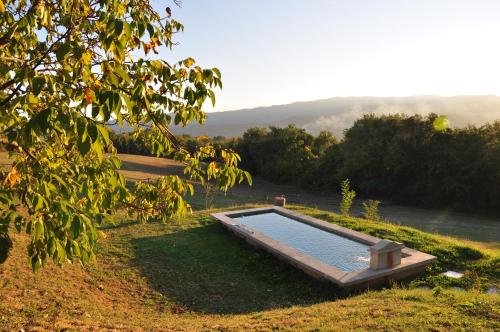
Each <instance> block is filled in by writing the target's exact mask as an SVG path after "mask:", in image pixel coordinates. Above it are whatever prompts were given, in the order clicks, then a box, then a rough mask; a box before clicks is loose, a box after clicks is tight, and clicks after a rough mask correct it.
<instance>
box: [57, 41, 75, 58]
mask: <svg viewBox="0 0 500 332" xmlns="http://www.w3.org/2000/svg"><path fill="white" fill-rule="evenodd" d="M70 50H71V46H70V45H69V44H68V43H65V44H62V45H61V46H59V48H58V49H57V51H56V58H57V61H59V62H63V61H64V60H65V59H66V58H67V57H68V55H69V51H70Z"/></svg>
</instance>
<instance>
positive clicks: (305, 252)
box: [212, 206, 436, 287]
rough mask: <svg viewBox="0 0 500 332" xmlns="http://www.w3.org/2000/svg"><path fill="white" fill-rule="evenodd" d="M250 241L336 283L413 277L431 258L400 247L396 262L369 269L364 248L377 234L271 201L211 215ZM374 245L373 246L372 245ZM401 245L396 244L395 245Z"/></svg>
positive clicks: (359, 283) (363, 284)
mask: <svg viewBox="0 0 500 332" xmlns="http://www.w3.org/2000/svg"><path fill="white" fill-rule="evenodd" d="M212 216H213V217H215V218H217V219H218V220H220V221H221V223H222V224H223V225H224V226H225V227H227V228H228V229H229V230H231V231H232V232H234V233H235V234H236V235H238V236H240V237H242V238H244V239H245V240H246V241H247V242H249V243H250V244H253V245H255V246H257V247H259V248H262V249H264V250H267V251H269V252H270V253H271V254H273V255H275V256H277V257H278V258H281V259H284V260H286V261H288V262H289V263H291V264H292V265H294V266H296V267H297V268H299V269H301V270H303V271H304V272H306V273H307V274H309V275H311V276H313V277H316V278H319V279H326V280H329V281H332V282H334V283H336V284H337V285H339V286H341V287H350V286H356V287H358V286H359V287H368V286H371V285H373V286H375V285H378V284H385V283H387V282H389V281H392V280H399V279H404V278H408V277H410V276H413V275H415V274H417V273H419V272H421V271H423V270H425V267H426V266H427V265H428V264H430V263H431V262H432V261H434V260H435V259H436V257H434V256H431V255H428V254H426V253H423V252H420V251H417V250H414V249H411V248H407V247H403V248H402V249H400V253H401V255H400V256H401V259H400V263H399V261H398V263H399V264H398V265H396V266H393V265H391V267H390V268H382V269H380V268H376V269H372V268H370V258H371V256H370V249H372V250H375V248H377V247H378V246H379V245H380V244H381V243H386V242H390V241H383V240H382V239H379V238H376V237H373V236H370V235H367V234H364V233H360V232H356V231H353V230H351V229H348V228H345V227H341V226H338V225H335V224H332V223H328V222H325V221H323V220H319V219H316V218H313V217H310V216H306V215H303V214H300V213H297V212H294V211H291V210H288V209H285V208H282V207H277V206H272V207H265V208H257V209H248V210H240V211H227V212H222V213H215V214H213V215H212ZM376 244H378V245H377V246H375V245H376ZM400 246H401V245H400Z"/></svg>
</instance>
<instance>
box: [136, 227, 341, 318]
mask: <svg viewBox="0 0 500 332" xmlns="http://www.w3.org/2000/svg"><path fill="white" fill-rule="evenodd" d="M133 246H134V250H135V253H136V255H135V257H136V259H135V264H136V265H137V266H138V268H139V269H140V271H141V273H142V274H143V275H144V276H145V277H146V278H147V280H148V282H149V284H150V286H151V287H153V288H154V289H156V290H157V291H159V292H161V293H162V294H163V295H165V297H166V298H168V299H169V300H171V301H174V302H176V303H177V304H178V305H183V306H186V307H188V308H189V309H191V310H194V311H200V312H207V313H248V312H254V311H261V310H266V309H272V308H282V307H289V306H293V305H310V304H313V303H318V302H323V301H325V300H332V299H335V298H337V297H339V296H341V292H340V290H339V289H338V288H337V287H335V286H334V285H333V284H330V283H326V282H321V281H318V280H315V279H313V278H311V277H309V276H307V275H306V274H304V273H303V272H301V271H299V270H297V269H294V268H292V267H291V266H289V265H288V264H286V263H284V262H282V261H279V260H277V259H276V258H274V257H273V256H271V255H269V254H267V253H266V252H263V251H261V250H257V249H255V248H253V247H251V246H249V245H247V244H246V243H245V242H244V241H242V240H240V239H238V238H236V237H235V236H234V235H231V234H230V233H229V232H227V231H226V230H225V229H224V228H223V227H222V226H221V225H220V224H212V225H207V226H202V227H196V228H190V229H187V230H181V231H178V232H175V233H170V234H166V235H162V236H154V237H146V238H140V239H136V240H134V242H133Z"/></svg>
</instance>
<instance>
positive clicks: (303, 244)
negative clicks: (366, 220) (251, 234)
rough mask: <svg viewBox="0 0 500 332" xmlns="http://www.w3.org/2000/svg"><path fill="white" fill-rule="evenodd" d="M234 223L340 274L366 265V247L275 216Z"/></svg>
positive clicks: (368, 261) (240, 218)
mask: <svg viewBox="0 0 500 332" xmlns="http://www.w3.org/2000/svg"><path fill="white" fill-rule="evenodd" d="M236 220H238V221H239V222H240V223H241V224H243V225H245V226H247V227H249V228H250V229H252V230H255V231H258V232H261V233H262V234H264V235H266V236H268V237H270V238H271V239H274V240H276V241H278V242H281V243H283V244H285V245H288V246H290V247H292V248H294V249H295V250H297V251H299V252H301V253H303V254H305V255H308V256H311V257H314V258H317V259H318V260H320V261H322V262H324V263H326V264H329V265H332V266H335V267H337V268H339V269H340V270H342V271H349V272H350V271H356V270H359V269H364V268H367V267H368V266H369V265H370V251H369V250H370V246H368V245H367V244H364V243H361V242H357V241H354V240H351V239H349V238H346V237H343V236H340V235H337V234H335V233H331V232H327V231H324V230H322V229H319V228H317V227H313V226H311V225H308V224H305V223H303V222H300V221H297V220H295V219H291V218H289V217H285V216H283V215H281V214H278V213H276V212H268V213H262V214H254V215H250V216H243V217H238V218H236Z"/></svg>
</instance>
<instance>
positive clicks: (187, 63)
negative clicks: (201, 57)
mask: <svg viewBox="0 0 500 332" xmlns="http://www.w3.org/2000/svg"><path fill="white" fill-rule="evenodd" d="M194 63H195V61H194V59H193V58H187V59H186V60H184V66H186V67H191V66H192V65H194Z"/></svg>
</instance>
